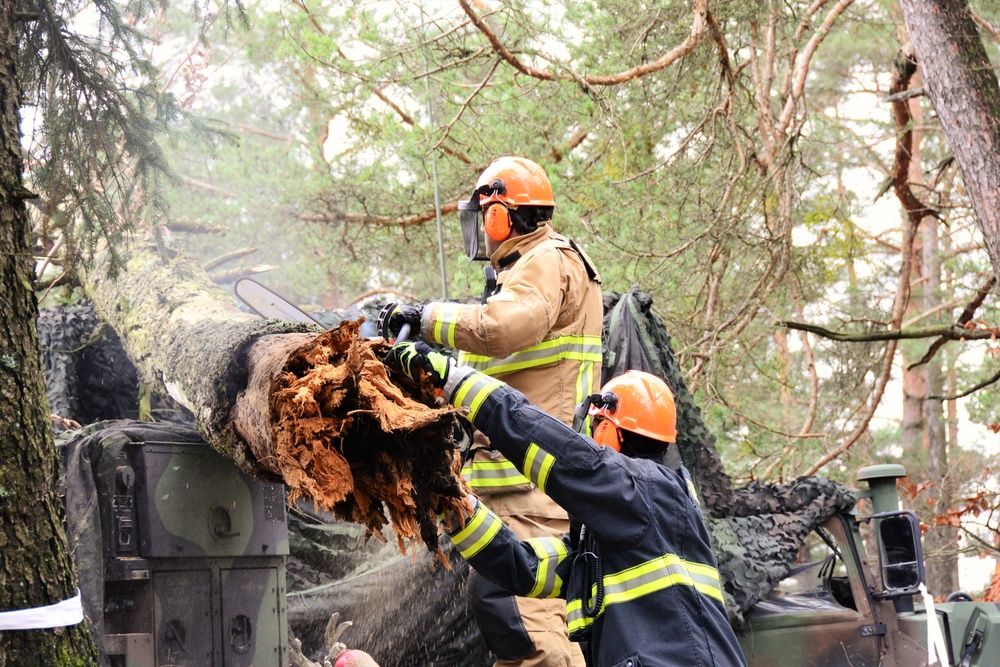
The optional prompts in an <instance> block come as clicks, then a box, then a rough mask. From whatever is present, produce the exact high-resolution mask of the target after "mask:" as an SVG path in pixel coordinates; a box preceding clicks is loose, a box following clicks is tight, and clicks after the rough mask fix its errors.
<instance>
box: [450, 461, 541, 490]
mask: <svg viewBox="0 0 1000 667" xmlns="http://www.w3.org/2000/svg"><path fill="white" fill-rule="evenodd" d="M462 477H464V478H465V481H467V482H468V483H469V485H470V486H472V487H473V488H491V489H498V488H503V487H505V486H521V485H525V484H528V483H529V482H530V481H531V480H529V479H528V478H527V477H525V476H524V475H522V474H521V472H520V471H519V470H518V469H517V467H516V466H515V465H514V464H513V463H511V462H510V461H507V460H506V459H504V460H503V461H469V462H468V463H466V464H465V465H464V466H462Z"/></svg>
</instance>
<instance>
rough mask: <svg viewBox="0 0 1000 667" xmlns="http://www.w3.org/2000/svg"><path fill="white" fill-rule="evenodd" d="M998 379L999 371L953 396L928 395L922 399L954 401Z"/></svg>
mask: <svg viewBox="0 0 1000 667" xmlns="http://www.w3.org/2000/svg"><path fill="white" fill-rule="evenodd" d="M998 380H1000V371H997V372H996V373H994V374H993V375H992V376H990V378H989V379H987V380H983V381H982V382H980V383H979V384H977V385H975V386H974V387H971V388H969V389H966V390H965V391H963V392H962V393H961V394H955V395H954V396H928V397H927V398H925V399H924V400H926V401H954V400H958V399H959V398H965V397H966V396H968V395H969V394H972V393H975V392H977V391H979V390H980V389H982V388H983V387H988V386H990V385H991V384H993V383H994V382H996V381H998Z"/></svg>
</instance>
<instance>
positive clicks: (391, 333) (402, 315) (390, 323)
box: [378, 303, 423, 340]
mask: <svg viewBox="0 0 1000 667" xmlns="http://www.w3.org/2000/svg"><path fill="white" fill-rule="evenodd" d="M422 312H423V309H422V308H421V307H420V306H403V305H400V304H398V303H389V304H386V306H385V308H383V309H382V310H381V311H380V312H379V314H378V335H379V336H381V337H382V338H385V339H386V340H390V339H394V338H396V336H398V335H399V330H400V329H402V328H403V325H404V324H409V325H410V331H411V332H412V333H411V334H410V335H412V336H418V335H420V315H421V313H422Z"/></svg>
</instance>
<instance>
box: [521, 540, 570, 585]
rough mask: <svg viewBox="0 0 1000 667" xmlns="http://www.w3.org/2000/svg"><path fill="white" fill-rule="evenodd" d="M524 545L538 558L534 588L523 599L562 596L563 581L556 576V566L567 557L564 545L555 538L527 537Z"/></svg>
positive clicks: (567, 551)
mask: <svg viewBox="0 0 1000 667" xmlns="http://www.w3.org/2000/svg"><path fill="white" fill-rule="evenodd" d="M524 544H527V545H528V546H530V547H531V548H532V549H533V550H534V551H535V555H536V556H538V571H537V572H535V587H534V588H532V589H531V590H530V591H529V592H528V594H527V595H526V596H525V597H529V598H557V597H560V596H562V594H563V580H562V577H560V576H559V575H558V574H556V566H557V565H559V562H560V561H562V559H564V558H566V556H567V555H569V549H568V548H567V547H566V543H565V542H563V541H562V540H561V539H559V538H557V537H529V538H528V539H526V540H524Z"/></svg>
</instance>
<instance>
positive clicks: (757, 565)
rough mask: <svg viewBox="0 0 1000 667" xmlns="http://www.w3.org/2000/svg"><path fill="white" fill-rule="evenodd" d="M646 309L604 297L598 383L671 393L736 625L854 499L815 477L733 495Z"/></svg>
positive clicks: (643, 303) (631, 296)
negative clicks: (658, 386)
mask: <svg viewBox="0 0 1000 667" xmlns="http://www.w3.org/2000/svg"><path fill="white" fill-rule="evenodd" d="M651 306H652V298H651V297H650V296H649V295H648V294H645V293H643V292H639V291H633V292H631V293H628V294H619V293H617V292H606V293H605V297H604V325H605V331H604V342H605V360H604V369H603V379H604V380H605V381H606V380H608V379H609V378H611V377H614V376H616V375H619V374H621V373H623V372H625V370H627V369H639V370H645V371H648V372H650V373H654V374H656V375H658V376H660V377H662V378H663V379H664V381H666V383H667V384H668V385H670V388H671V390H673V392H674V399H675V402H676V405H677V445H678V447H679V449H680V453H681V458H682V459H683V461H684V465H685V466H687V468H688V469H689V470H690V471H691V474H692V476H694V478H695V480H696V481H697V486H698V489H699V491H700V493H701V496H702V506H703V507H704V508H705V510H706V519H707V522H708V527H709V531H710V532H711V535H712V542H713V548H714V551H715V555H716V558H717V559H718V561H719V571H720V573H721V574H722V578H723V588H724V590H725V593H726V607H727V608H728V610H729V613H730V617H731V619H732V621H733V623H734V625H736V626H740V625H742V623H743V615H744V614H745V613H746V612H747V611H749V610H750V609H751V608H752V607H753V606H754V605H755V604H756V603H757V602H759V601H761V600H763V599H765V598H766V597H767V594H768V593H769V592H770V591H771V589H772V588H773V587H774V585H775V584H777V583H778V582H779V581H780V580H781V579H783V578H784V577H785V576H786V575H787V574H788V573H789V571H790V570H791V568H792V566H793V565H794V563H795V560H796V557H797V556H798V554H799V550H800V549H801V547H802V544H803V543H804V541H805V537H806V535H808V534H809V533H810V532H811V531H812V530H813V529H814V528H816V527H817V526H818V525H820V524H822V523H823V522H824V521H825V520H826V519H827V518H829V517H830V516H832V515H834V514H836V513H838V512H845V511H848V510H850V509H851V508H852V507H853V506H854V503H855V501H856V499H855V497H854V495H853V494H852V493H851V492H850V490H849V489H847V488H846V487H843V486H841V485H839V484H836V483H835V482H831V481H829V480H825V479H821V478H818V477H800V478H799V479H797V480H795V481H794V482H792V483H790V484H760V483H753V484H749V485H747V486H744V487H741V488H738V489H734V488H733V487H732V481H731V480H730V478H729V475H727V474H726V471H725V468H724V467H723V465H722V460H721V459H720V458H719V452H718V450H716V448H715V437H714V436H713V435H712V434H711V433H710V432H709V430H708V428H707V427H706V426H705V421H704V420H703V419H702V416H701V410H700V409H699V408H698V406H697V405H695V402H694V397H693V396H692V395H691V392H690V391H688V388H687V384H686V383H685V382H684V374H683V372H682V371H681V369H680V367H679V365H678V364H677V358H676V357H675V356H674V351H673V348H672V347H671V345H670V337H669V336H668V335H667V332H666V329H665V328H664V326H663V322H662V321H661V320H660V319H659V318H658V317H657V316H656V315H654V314H653V312H652V310H651ZM654 351H655V352H654Z"/></svg>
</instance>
